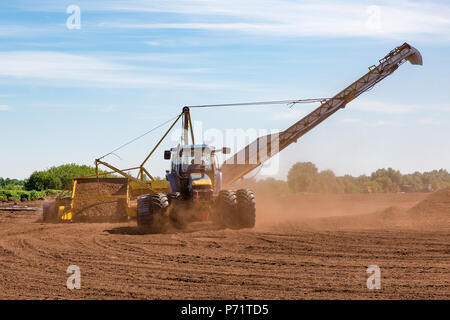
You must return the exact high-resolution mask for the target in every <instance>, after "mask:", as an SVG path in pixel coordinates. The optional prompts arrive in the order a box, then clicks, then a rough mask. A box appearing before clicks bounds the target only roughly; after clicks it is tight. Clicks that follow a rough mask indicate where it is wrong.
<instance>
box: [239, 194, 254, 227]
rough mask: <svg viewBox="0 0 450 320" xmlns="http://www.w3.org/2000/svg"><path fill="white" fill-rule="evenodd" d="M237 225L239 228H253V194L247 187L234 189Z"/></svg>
mask: <svg viewBox="0 0 450 320" xmlns="http://www.w3.org/2000/svg"><path fill="white" fill-rule="evenodd" d="M236 197H237V211H238V217H237V218H238V226H239V227H240V228H253V227H254V226H255V220H256V205H255V195H254V194H253V191H251V190H249V189H240V190H238V191H236Z"/></svg>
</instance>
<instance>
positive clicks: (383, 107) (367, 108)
mask: <svg viewBox="0 0 450 320" xmlns="http://www.w3.org/2000/svg"><path fill="white" fill-rule="evenodd" d="M348 108H351V109H352V110H358V111H364V112H375V113H387V114H402V113H412V112H416V111H417V110H418V106H417V105H413V104H398V103H386V102H381V101H373V100H366V99H358V100H355V101H352V102H350V103H349V104H348Z"/></svg>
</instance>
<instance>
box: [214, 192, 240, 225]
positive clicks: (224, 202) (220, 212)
mask: <svg viewBox="0 0 450 320" xmlns="http://www.w3.org/2000/svg"><path fill="white" fill-rule="evenodd" d="M236 215H237V198H236V193H235V192H234V191H232V190H221V191H220V192H219V195H218V196H217V204H216V217H215V219H214V221H215V222H217V223H218V224H219V225H221V226H222V227H228V228H235V227H236Z"/></svg>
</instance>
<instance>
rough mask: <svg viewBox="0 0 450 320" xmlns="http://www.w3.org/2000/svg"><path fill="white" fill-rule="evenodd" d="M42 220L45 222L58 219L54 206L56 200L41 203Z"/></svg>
mask: <svg viewBox="0 0 450 320" xmlns="http://www.w3.org/2000/svg"><path fill="white" fill-rule="evenodd" d="M42 209H43V212H42V221H43V222H46V223H51V222H57V221H58V210H57V209H58V208H57V207H56V201H45V202H44V204H43V205H42Z"/></svg>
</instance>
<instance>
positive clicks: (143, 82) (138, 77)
mask: <svg viewBox="0 0 450 320" xmlns="http://www.w3.org/2000/svg"><path fill="white" fill-rule="evenodd" d="M144 71H148V70H143V69H142V68H137V67H134V66H132V65H126V64H118V63H112V62H109V61H107V60H103V59H100V58H93V57H89V56H81V55H74V54H68V53H60V52H52V51H15V52H0V78H8V79H11V78H14V79H20V80H24V79H25V80H29V81H34V82H36V81H37V82H38V83H39V84H41V85H46V84H49V85H57V86H58V85H61V86H80V87H83V86H100V87H131V88H138V87H151V86H161V85H171V86H176V87H205V88H215V87H219V86H220V85H219V84H215V83H204V82H197V81H195V82H194V81H188V80H187V79H184V78H181V77H179V76H178V75H179V74H186V73H189V72H191V73H194V72H195V73H198V72H205V70H202V69H195V68H194V69H192V70H185V69H179V70H178V69H170V70H169V69H162V68H159V69H153V71H154V72H153V74H151V75H148V73H144ZM168 74H171V76H169V75H168Z"/></svg>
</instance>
